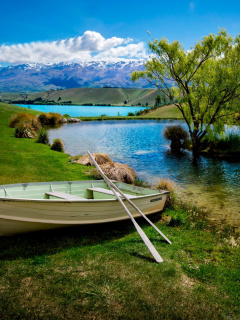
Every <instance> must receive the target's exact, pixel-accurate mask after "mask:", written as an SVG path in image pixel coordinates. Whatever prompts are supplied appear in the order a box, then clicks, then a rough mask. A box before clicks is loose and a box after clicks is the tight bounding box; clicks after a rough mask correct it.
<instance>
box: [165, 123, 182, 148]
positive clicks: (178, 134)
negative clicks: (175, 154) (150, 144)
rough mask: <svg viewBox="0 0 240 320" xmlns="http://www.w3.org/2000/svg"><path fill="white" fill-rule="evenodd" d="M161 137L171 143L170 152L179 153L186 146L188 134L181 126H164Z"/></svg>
mask: <svg viewBox="0 0 240 320" xmlns="http://www.w3.org/2000/svg"><path fill="white" fill-rule="evenodd" d="M163 135H164V137H165V138H166V139H167V140H170V141H171V150H174V151H180V149H181V148H185V147H186V146H187V145H188V133H187V131H186V130H185V129H184V128H183V127H182V126H181V125H174V126H166V129H165V130H164V132H163Z"/></svg>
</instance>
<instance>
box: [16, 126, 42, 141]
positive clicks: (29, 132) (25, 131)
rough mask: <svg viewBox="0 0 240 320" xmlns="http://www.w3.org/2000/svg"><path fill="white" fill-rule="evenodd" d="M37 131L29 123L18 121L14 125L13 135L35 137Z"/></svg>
mask: <svg viewBox="0 0 240 320" xmlns="http://www.w3.org/2000/svg"><path fill="white" fill-rule="evenodd" d="M36 136H37V133H36V131H35V128H33V126H32V125H31V124H29V123H20V124H18V125H17V126H16V129H15V132H14V137H16V138H30V139H34V138H36Z"/></svg>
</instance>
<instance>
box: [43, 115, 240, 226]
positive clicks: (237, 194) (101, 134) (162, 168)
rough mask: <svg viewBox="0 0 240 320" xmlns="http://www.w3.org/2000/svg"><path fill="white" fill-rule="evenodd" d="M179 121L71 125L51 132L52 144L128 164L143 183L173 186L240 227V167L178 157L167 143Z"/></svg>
mask: <svg viewBox="0 0 240 320" xmlns="http://www.w3.org/2000/svg"><path fill="white" fill-rule="evenodd" d="M176 123H179V121H169V120H159V121H157V120H141V121H139V120H126V121H125V120H124V121H91V122H82V123H80V124H66V125H64V126H62V127H60V128H57V129H51V130H49V136H50V140H51V141H53V139H55V138H60V139H62V140H63V141H64V144H65V148H66V152H67V153H69V154H70V155H77V154H86V151H87V150H89V151H90V152H92V153H94V152H103V153H107V154H109V155H110V156H111V158H112V159H113V160H114V161H117V162H121V163H127V164H128V165H130V166H131V167H132V168H133V169H135V170H136V172H137V174H138V176H139V177H140V178H142V179H145V180H148V181H150V182H152V183H155V182H156V181H157V179H158V178H167V179H170V180H173V181H175V182H176V183H177V185H178V186H179V187H180V190H179V192H180V194H181V195H182V197H184V198H188V199H191V201H193V203H194V204H197V205H201V206H202V207H205V208H209V207H211V208H213V213H212V214H213V216H214V218H216V217H218V218H219V217H220V218H221V219H222V218H227V219H228V220H229V221H231V222H232V223H234V224H239V225H240V163H239V162H236V161H226V160H218V159H211V158H208V157H201V159H200V161H199V162H198V163H196V164H193V162H192V155H191V153H190V152H183V153H182V154H180V155H178V156H177V155H175V154H172V153H171V152H170V148H169V142H168V141H167V140H165V139H164V137H163V130H164V129H165V127H166V125H171V124H176Z"/></svg>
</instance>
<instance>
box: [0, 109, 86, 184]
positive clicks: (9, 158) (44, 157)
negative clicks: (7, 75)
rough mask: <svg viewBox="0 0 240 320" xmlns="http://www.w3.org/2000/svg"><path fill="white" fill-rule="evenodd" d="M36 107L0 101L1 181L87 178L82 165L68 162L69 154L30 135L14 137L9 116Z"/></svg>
mask: <svg viewBox="0 0 240 320" xmlns="http://www.w3.org/2000/svg"><path fill="white" fill-rule="evenodd" d="M24 110H25V111H26V112H30V113H32V114H37V113H38V112H37V111H34V110H30V109H23V108H20V107H16V106H12V105H8V104H3V103H0V145H1V152H0V163H1V165H0V184H6V183H17V182H32V181H59V180H84V179H87V177H86V175H85V174H84V171H85V170H86V167H84V166H74V165H72V164H70V163H68V155H67V154H61V153H59V152H56V151H52V150H50V147H49V146H47V145H43V144H39V143H36V142H35V140H33V139H17V138H15V137H14V136H13V134H14V129H13V128H9V127H8V123H9V119H10V117H11V116H12V115H13V114H15V113H17V112H23V111H24Z"/></svg>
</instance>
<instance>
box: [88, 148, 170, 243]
mask: <svg viewBox="0 0 240 320" xmlns="http://www.w3.org/2000/svg"><path fill="white" fill-rule="evenodd" d="M87 152H88V155H89V157H90V158H91V159H92V161H93V163H94V164H95V166H96V164H97V162H96V161H95V160H94V158H93V157H92V155H91V154H90V152H89V151H87ZM97 166H98V164H97ZM96 168H97V167H96ZM97 169H98V170H99V169H100V170H99V171H101V174H103V175H104V173H103V171H102V169H101V168H100V167H99V166H98V168H97ZM106 178H107V177H106ZM107 179H108V178H107ZM104 180H105V179H104ZM105 181H106V180H105ZM108 182H109V183H108V184H110V185H111V187H112V188H114V189H115V190H116V191H117V192H118V193H120V195H121V196H122V197H123V198H125V199H126V200H127V202H128V203H129V204H130V205H131V206H132V207H133V208H134V209H135V210H136V211H137V212H138V213H140V214H141V216H142V217H143V218H144V219H145V220H146V221H147V222H148V223H149V224H150V225H151V226H152V227H153V228H154V229H155V230H156V231H157V232H158V233H159V234H160V235H161V236H162V237H163V238H164V239H165V240H166V241H167V242H168V243H169V244H172V242H171V241H170V240H169V239H168V238H167V237H166V236H165V235H164V234H163V233H162V232H161V231H160V230H159V229H158V228H157V227H156V226H155V224H153V223H152V221H151V220H149V219H148V217H146V216H145V214H144V213H143V212H142V211H141V210H140V209H139V208H138V207H137V206H136V205H135V204H134V203H133V202H132V201H131V200H130V199H129V198H128V197H127V196H126V195H125V194H124V193H123V192H122V191H121V190H120V189H119V188H118V187H117V186H116V185H115V184H114V183H112V181H111V180H109V179H108ZM109 187H110V186H109ZM112 188H111V189H112Z"/></svg>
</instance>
